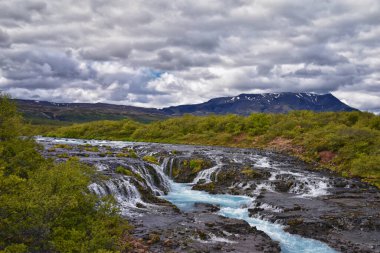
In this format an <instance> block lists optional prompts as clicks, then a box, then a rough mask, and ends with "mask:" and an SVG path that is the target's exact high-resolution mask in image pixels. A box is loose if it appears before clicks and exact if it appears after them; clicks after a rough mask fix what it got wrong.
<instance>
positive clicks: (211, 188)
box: [192, 182, 216, 194]
mask: <svg viewBox="0 0 380 253" xmlns="http://www.w3.org/2000/svg"><path fill="white" fill-rule="evenodd" d="M192 189H193V190H198V191H206V192H209V193H212V194H215V193H216V191H215V183H214V182H210V183H207V184H197V185H194V186H193V188H192Z"/></svg>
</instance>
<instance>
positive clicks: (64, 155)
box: [57, 153, 70, 158]
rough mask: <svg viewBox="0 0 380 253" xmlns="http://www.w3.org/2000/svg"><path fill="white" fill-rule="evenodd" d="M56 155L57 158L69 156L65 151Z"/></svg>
mask: <svg viewBox="0 0 380 253" xmlns="http://www.w3.org/2000/svg"><path fill="white" fill-rule="evenodd" d="M57 157H58V158H69V157H70V156H69V154H67V153H61V154H58V155H57Z"/></svg>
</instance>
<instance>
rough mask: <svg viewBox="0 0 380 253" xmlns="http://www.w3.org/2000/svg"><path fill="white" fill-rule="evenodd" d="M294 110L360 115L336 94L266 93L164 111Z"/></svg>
mask: <svg viewBox="0 0 380 253" xmlns="http://www.w3.org/2000/svg"><path fill="white" fill-rule="evenodd" d="M292 110H311V111H316V112H326V111H332V112H338V111H356V110H357V109H354V108H352V107H350V106H348V105H346V104H344V103H343V102H341V101H340V100H339V99H337V98H336V97H334V96H333V95H332V94H324V95H318V94H314V93H291V92H283V93H264V94H240V95H239V96H235V97H220V98H214V99H211V100H209V101H207V102H205V103H201V104H194V105H180V106H171V107H167V108H164V109H162V111H164V112H165V113H166V114H168V115H182V114H185V113H190V114H195V115H207V114H210V113H214V114H228V113H232V114H241V115H248V114H250V113H253V112H263V113H286V112H289V111H292Z"/></svg>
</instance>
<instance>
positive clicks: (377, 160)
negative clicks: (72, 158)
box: [47, 111, 380, 186]
mask: <svg viewBox="0 0 380 253" xmlns="http://www.w3.org/2000/svg"><path fill="white" fill-rule="evenodd" d="M47 135H49V136H56V137H72V138H88V139H92V138H94V139H110V140H133V141H147V142H165V143H181V144H201V145H222V146H231V147H248V148H249V147H255V148H271V149H277V150H279V151H283V152H287V153H291V154H293V155H296V156H299V157H300V158H302V159H304V160H306V161H309V162H317V163H318V164H319V166H318V168H329V169H331V170H334V171H336V172H338V173H340V174H341V175H343V176H349V177H361V178H363V180H364V181H367V182H370V183H372V184H374V185H377V186H380V166H379V164H380V116H376V115H374V114H371V113H366V112H338V113H335V112H325V113H315V112H310V111H293V112H290V113H287V114H262V113H256V114H251V115H250V116H247V117H244V116H237V115H225V116H216V115H210V116H192V115H185V116H183V117H177V118H171V119H167V120H164V121H158V122H153V123H150V124H141V123H137V122H134V121H131V120H122V121H99V122H91V123H85V124H76V125H73V126H69V127H62V128H59V129H56V130H54V131H52V132H49V133H48V134H47Z"/></svg>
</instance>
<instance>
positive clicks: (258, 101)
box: [15, 92, 357, 123]
mask: <svg viewBox="0 0 380 253" xmlns="http://www.w3.org/2000/svg"><path fill="white" fill-rule="evenodd" d="M15 101H16V103H17V104H18V107H19V110H20V111H21V112H22V113H23V115H24V116H25V117H26V118H27V119H29V120H31V121H32V123H46V122H49V123H51V122H52V121H55V122H68V123H70V122H86V121H94V120H105V119H106V120H118V119H125V118H129V119H133V120H136V121H139V122H151V121H155V120H161V119H165V118H167V117H170V116H179V115H183V114H185V113H190V114H195V115H207V114H212V113H213V114H228V113H231V114H240V115H249V114H250V113H253V112H264V113H286V112H288V111H292V110H311V111H316V112H326V111H333V112H337V111H356V110H357V109H354V108H352V107H350V106H348V105H346V104H344V103H343V102H341V101H340V100H339V99H337V98H336V97H334V96H333V95H332V94H325V95H317V94H313V93H291V92H283V93H265V94H241V95H239V96H235V97H220V98H214V99H211V100H209V101H207V102H205V103H201V104H194V105H179V106H171V107H167V108H163V109H155V108H143V107H135V106H127V105H114V104H105V103H96V104H90V103H53V102H47V101H35V100H22V99H15Z"/></svg>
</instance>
